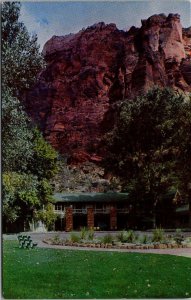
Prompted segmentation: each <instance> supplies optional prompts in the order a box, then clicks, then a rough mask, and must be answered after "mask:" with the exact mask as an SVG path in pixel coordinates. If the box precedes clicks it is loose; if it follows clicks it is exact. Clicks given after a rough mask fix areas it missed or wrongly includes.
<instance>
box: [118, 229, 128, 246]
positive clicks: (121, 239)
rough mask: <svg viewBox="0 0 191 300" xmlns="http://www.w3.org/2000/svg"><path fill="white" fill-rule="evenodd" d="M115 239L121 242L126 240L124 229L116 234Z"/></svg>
mask: <svg viewBox="0 0 191 300" xmlns="http://www.w3.org/2000/svg"><path fill="white" fill-rule="evenodd" d="M116 237H117V240H118V241H119V242H121V243H125V242H126V241H127V236H126V231H125V230H123V231H121V232H119V233H118V234H117V236H116Z"/></svg>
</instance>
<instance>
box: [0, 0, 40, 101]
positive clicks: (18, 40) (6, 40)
mask: <svg viewBox="0 0 191 300" xmlns="http://www.w3.org/2000/svg"><path fill="white" fill-rule="evenodd" d="M20 9H21V4H20V3H19V2H3V4H2V13H1V20H2V83H3V84H5V85H6V86H7V87H9V88H11V90H12V92H13V95H14V96H19V97H20V96H21V95H22V93H23V92H24V91H26V90H28V89H29V88H30V87H31V86H32V85H33V84H34V83H35V81H36V75H37V74H38V73H39V72H40V71H41V69H42V67H43V65H44V62H43V59H42V55H41V53H40V52H39V48H40V47H39V45H38V43H37V35H32V36H31V35H30V34H29V33H28V31H27V28H26V27H25V25H24V24H23V22H20V21H19V16H20Z"/></svg>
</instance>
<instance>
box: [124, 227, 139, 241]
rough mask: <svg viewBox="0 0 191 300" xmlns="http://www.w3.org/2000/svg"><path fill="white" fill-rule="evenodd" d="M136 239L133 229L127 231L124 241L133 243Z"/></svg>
mask: <svg viewBox="0 0 191 300" xmlns="http://www.w3.org/2000/svg"><path fill="white" fill-rule="evenodd" d="M136 240H137V236H136V234H135V233H134V231H133V230H129V231H127V236H126V241H127V243H134V242H135V241H136Z"/></svg>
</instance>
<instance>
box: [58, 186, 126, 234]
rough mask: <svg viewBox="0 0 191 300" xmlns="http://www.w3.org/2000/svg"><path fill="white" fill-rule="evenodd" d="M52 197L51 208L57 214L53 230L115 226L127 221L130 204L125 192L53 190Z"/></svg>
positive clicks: (99, 228) (119, 226)
mask: <svg viewBox="0 0 191 300" xmlns="http://www.w3.org/2000/svg"><path fill="white" fill-rule="evenodd" d="M54 199H55V203H54V211H55V213H56V214H57V215H58V216H59V218H58V219H57V221H56V223H55V230H65V231H72V230H78V229H80V228H81V227H87V228H93V229H97V230H117V229H124V228H125V227H128V225H129V224H127V222H128V215H129V213H130V211H131V205H130V204H128V194H127V193H114V192H107V193H81V194H62V193H57V194H54Z"/></svg>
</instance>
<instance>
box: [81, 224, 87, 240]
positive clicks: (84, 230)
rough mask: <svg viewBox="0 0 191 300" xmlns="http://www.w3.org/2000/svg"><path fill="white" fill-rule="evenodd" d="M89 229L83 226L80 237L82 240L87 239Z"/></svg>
mask: <svg viewBox="0 0 191 300" xmlns="http://www.w3.org/2000/svg"><path fill="white" fill-rule="evenodd" d="M87 233H88V232H87V229H86V227H82V228H81V231H80V238H81V239H82V240H85V239H86V236H87Z"/></svg>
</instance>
